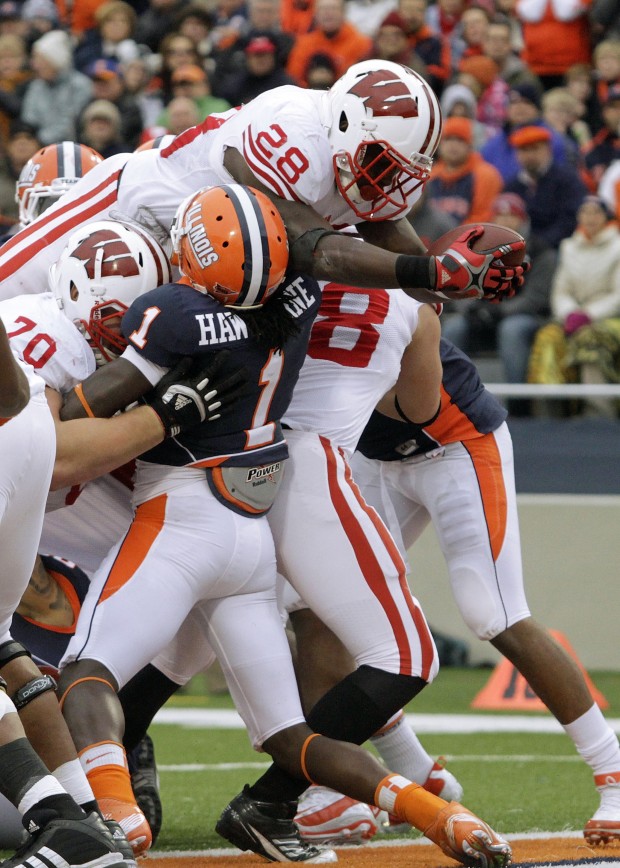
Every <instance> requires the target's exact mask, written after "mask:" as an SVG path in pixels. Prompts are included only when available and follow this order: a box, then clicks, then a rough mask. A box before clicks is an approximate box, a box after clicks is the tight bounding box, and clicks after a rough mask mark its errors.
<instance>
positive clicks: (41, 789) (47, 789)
mask: <svg viewBox="0 0 620 868" xmlns="http://www.w3.org/2000/svg"><path fill="white" fill-rule="evenodd" d="M64 792H65V791H64V790H63V788H62V787H61V785H60V784H59V783H58V781H57V780H56V778H55V777H54V776H53V775H45V777H44V778H41V779H40V780H38V781H37V782H36V784H33V785H32V786H31V787H30V789H29V790H27V791H26V792H25V793H24V795H23V796H22V799H21V801H20V803H19V805H18V806H17V810H18V811H19V813H20V814H21V815H22V817H23V816H24V814H25V813H26V811H29V810H30V808H32V807H33V806H34V805H36V804H38V803H39V802H41V801H43V799H47V798H48V796H59V795H61V794H63V793H64Z"/></svg>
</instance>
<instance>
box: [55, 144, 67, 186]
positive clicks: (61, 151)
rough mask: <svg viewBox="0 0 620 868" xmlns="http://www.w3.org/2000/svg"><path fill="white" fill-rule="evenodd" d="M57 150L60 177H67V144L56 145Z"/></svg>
mask: <svg viewBox="0 0 620 868" xmlns="http://www.w3.org/2000/svg"><path fill="white" fill-rule="evenodd" d="M54 148H55V149H56V163H57V165H58V177H59V178H64V177H65V143H64V142H61V143H60V144H58V145H54Z"/></svg>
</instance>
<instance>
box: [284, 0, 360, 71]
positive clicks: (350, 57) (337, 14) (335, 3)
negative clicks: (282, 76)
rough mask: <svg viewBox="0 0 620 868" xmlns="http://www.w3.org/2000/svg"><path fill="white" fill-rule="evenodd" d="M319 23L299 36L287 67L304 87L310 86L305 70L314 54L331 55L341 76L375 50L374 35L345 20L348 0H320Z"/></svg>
mask: <svg viewBox="0 0 620 868" xmlns="http://www.w3.org/2000/svg"><path fill="white" fill-rule="evenodd" d="M315 24H316V27H315V29H314V30H312V31H311V32H310V33H305V34H303V35H301V36H299V37H298V39H297V42H296V43H295V45H294V46H293V48H292V50H291V53H290V55H289V59H288V64H287V67H286V69H287V72H288V73H289V75H291V76H292V77H293V78H294V79H295V81H297V82H298V83H299V84H301V85H302V86H307V82H306V81H305V80H304V73H305V70H306V67H307V65H308V60H309V58H310V57H311V56H312V55H313V54H316V53H317V52H321V53H323V54H329V56H330V57H331V58H332V60H333V61H334V63H335V65H336V69H337V72H338V76H340V75H342V74H343V73H344V72H346V70H347V69H348V68H349V67H350V66H351V65H352V64H354V63H357V62H358V61H360V60H364V59H365V58H366V57H368V55H369V54H370V51H371V49H372V40H371V39H370V37H369V36H365V35H364V34H363V33H361V32H360V31H359V30H358V29H357V28H356V27H354V25H353V24H351V23H350V22H349V21H347V20H346V19H345V0H316V7H315Z"/></svg>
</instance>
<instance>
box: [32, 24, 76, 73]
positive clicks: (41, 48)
mask: <svg viewBox="0 0 620 868" xmlns="http://www.w3.org/2000/svg"><path fill="white" fill-rule="evenodd" d="M32 50H33V52H36V53H37V54H40V55H41V56H42V57H44V58H45V60H47V61H48V63H51V64H52V66H54V67H55V68H56V69H57V70H58V71H59V72H64V71H65V70H67V69H70V68H71V67H72V66H73V53H72V51H71V39H70V37H69V35H68V34H67V33H65V32H64V30H49V31H48V32H47V33H45V34H44V35H43V36H42V37H41V38H40V39H37V41H36V42H35V43H34V45H33V46H32Z"/></svg>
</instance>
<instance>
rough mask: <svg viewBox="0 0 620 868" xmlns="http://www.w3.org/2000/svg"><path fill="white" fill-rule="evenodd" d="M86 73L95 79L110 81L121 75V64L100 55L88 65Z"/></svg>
mask: <svg viewBox="0 0 620 868" xmlns="http://www.w3.org/2000/svg"><path fill="white" fill-rule="evenodd" d="M85 71H86V75H87V76H88V77H89V78H92V79H93V80H95V81H110V79H112V78H118V77H119V76H120V74H121V73H120V66H119V64H118V63H117V62H116V61H115V60H111V59H109V58H105V57H100V58H99V60H94V61H93V62H92V63H89V65H88V66H87V67H86V70H85Z"/></svg>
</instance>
